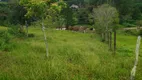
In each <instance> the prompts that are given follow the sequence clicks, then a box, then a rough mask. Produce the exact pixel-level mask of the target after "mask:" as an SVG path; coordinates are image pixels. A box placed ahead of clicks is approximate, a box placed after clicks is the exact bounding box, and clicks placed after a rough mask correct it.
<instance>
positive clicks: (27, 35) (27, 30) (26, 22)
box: [25, 21, 28, 37]
mask: <svg viewBox="0 0 142 80" xmlns="http://www.w3.org/2000/svg"><path fill="white" fill-rule="evenodd" d="M25 25H26V34H27V37H28V23H27V21H25Z"/></svg>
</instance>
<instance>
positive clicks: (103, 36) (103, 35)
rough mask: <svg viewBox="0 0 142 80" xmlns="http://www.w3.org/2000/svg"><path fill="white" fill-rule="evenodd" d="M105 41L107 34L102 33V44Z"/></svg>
mask: <svg viewBox="0 0 142 80" xmlns="http://www.w3.org/2000/svg"><path fill="white" fill-rule="evenodd" d="M104 41H105V34H104V33H102V42H104Z"/></svg>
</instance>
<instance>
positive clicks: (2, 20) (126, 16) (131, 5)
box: [0, 0, 142, 26]
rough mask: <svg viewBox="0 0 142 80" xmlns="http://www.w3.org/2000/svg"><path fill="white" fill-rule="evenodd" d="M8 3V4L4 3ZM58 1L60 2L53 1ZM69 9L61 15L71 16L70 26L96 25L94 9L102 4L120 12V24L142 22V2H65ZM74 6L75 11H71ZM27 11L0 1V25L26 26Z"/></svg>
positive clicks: (10, 0) (12, 1) (15, 0)
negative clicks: (92, 15)
mask: <svg viewBox="0 0 142 80" xmlns="http://www.w3.org/2000/svg"><path fill="white" fill-rule="evenodd" d="M3 1H7V2H3ZM53 1H56V2H57V1H58V0H53ZM64 2H65V3H67V6H68V7H67V8H65V9H63V10H62V13H61V14H60V15H71V17H67V18H68V19H66V20H68V25H76V24H90V25H91V24H94V21H93V20H92V17H91V16H90V15H91V14H92V10H93V8H95V7H97V6H100V5H101V4H110V5H112V6H113V7H116V8H117V10H118V11H119V18H120V24H122V25H125V26H133V25H135V24H136V21H138V20H142V0H64ZM72 5H74V6H75V9H70V7H71V6H72ZM25 14H26V10H25V9H24V7H23V6H21V5H19V2H18V0H1V1H0V24H3V25H4V24H11V23H12V24H24V22H25V17H24V15H25ZM36 20H37V18H36V17H32V18H30V19H28V22H32V21H36Z"/></svg>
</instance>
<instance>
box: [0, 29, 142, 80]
mask: <svg viewBox="0 0 142 80" xmlns="http://www.w3.org/2000/svg"><path fill="white" fill-rule="evenodd" d="M29 30H30V33H32V34H35V37H34V38H29V39H21V38H16V39H14V40H12V42H16V44H17V45H16V47H15V48H14V49H13V50H12V51H10V52H1V54H0V55H1V57H0V64H1V66H0V71H1V72H0V79H1V80H5V79H7V80H18V79H21V80H30V79H34V80H39V79H43V80H45V79H47V80H48V79H49V80H55V79H58V80H70V79H72V80H76V79H78V80H81V79H83V80H88V79H91V80H93V79H96V80H99V79H102V80H119V79H122V80H127V79H129V74H130V70H131V67H132V65H133V60H134V50H135V42H136V37H135V36H129V35H124V34H118V38H117V43H118V48H117V53H118V54H117V55H116V56H112V55H111V54H112V52H110V51H108V47H107V45H106V44H104V43H102V42H100V41H99V38H98V37H96V36H97V35H94V34H92V33H88V34H83V33H78V32H71V31H56V30H52V29H49V30H48V31H47V38H48V42H49V46H50V47H49V53H50V56H49V58H46V57H45V47H44V40H43V36H42V31H41V30H38V29H34V28H33V27H32V28H30V29H29ZM64 34H66V35H64ZM141 60H142V58H141V57H140V61H141ZM140 66H141V63H139V66H138V71H137V76H136V79H137V80H141V75H142V73H141V71H142V68H141V67H140Z"/></svg>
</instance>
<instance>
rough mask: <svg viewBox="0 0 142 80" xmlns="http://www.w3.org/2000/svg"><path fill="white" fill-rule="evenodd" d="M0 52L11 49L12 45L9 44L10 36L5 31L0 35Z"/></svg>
mask: <svg viewBox="0 0 142 80" xmlns="http://www.w3.org/2000/svg"><path fill="white" fill-rule="evenodd" d="M0 34H1V35H0V50H2V51H9V50H11V49H12V47H13V44H12V43H10V40H11V38H12V36H11V35H10V34H9V33H8V32H7V31H6V32H1V33H0Z"/></svg>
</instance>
